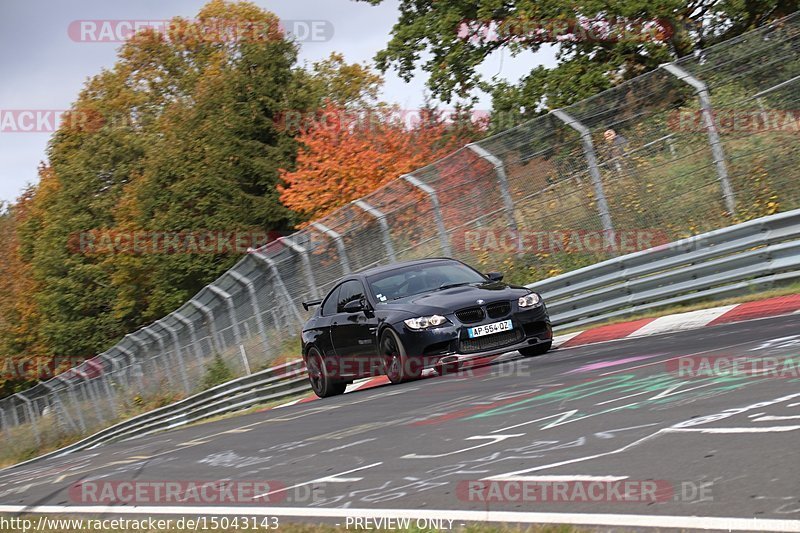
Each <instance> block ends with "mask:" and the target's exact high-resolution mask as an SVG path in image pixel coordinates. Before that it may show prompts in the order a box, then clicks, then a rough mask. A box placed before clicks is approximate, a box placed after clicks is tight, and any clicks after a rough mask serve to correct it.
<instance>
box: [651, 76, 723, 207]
mask: <svg viewBox="0 0 800 533" xmlns="http://www.w3.org/2000/svg"><path fill="white" fill-rule="evenodd" d="M661 68H663V69H664V70H666V71H667V72H669V73H670V74H672V75H673V76H675V77H676V78H678V79H679V80H681V81H682V82H684V83H687V84H688V85H691V87H692V88H693V89H694V90H695V92H696V93H697V98H698V100H699V101H700V112H701V113H702V114H703V121H704V122H705V125H706V132H707V133H708V142H709V144H710V145H711V155H712V156H713V158H714V166H716V168H717V176H719V183H720V186H721V187H722V196H723V197H724V199H725V206H726V209H727V210H728V212H729V213H730V214H731V216H733V215H735V214H736V198H735V196H734V194H733V188H732V187H731V182H730V179H729V178H728V166H727V164H726V163H725V151H724V150H723V149H722V141H721V140H720V138H719V130H718V129H717V124H716V121H715V120H714V110H713V108H712V107H711V97H710V95H709V93H708V86H707V85H706V84H705V83H704V82H702V81H701V80H699V79H697V78H695V77H694V76H692V75H691V74H690V73H689V72H687V71H685V70H684V69H682V68H681V67H679V66H678V65H676V64H675V63H665V64H663V65H661Z"/></svg>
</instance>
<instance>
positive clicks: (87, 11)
mask: <svg viewBox="0 0 800 533" xmlns="http://www.w3.org/2000/svg"><path fill="white" fill-rule="evenodd" d="M204 3H205V2H204V1H203V0H170V1H164V0H79V1H71V2H68V1H58V0H56V1H53V0H49V1H48V0H0V72H2V83H0V121H2V122H0V201H3V200H5V201H13V200H14V199H15V198H16V197H17V196H18V195H19V193H20V192H21V191H22V189H23V188H24V187H25V186H26V184H28V183H35V181H36V168H37V165H38V163H39V162H40V161H42V160H45V159H46V155H45V148H46V145H47V141H48V139H49V137H50V135H51V133H50V132H43V133H31V132H20V131H8V130H10V129H11V128H10V127H9V122H8V120H9V116H10V117H12V118H13V124H15V125H16V126H17V127H19V126H20V124H23V116H22V115H20V113H21V112H22V111H25V110H34V111H37V112H38V113H37V116H38V117H39V118H40V120H42V119H44V120H46V118H47V115H46V114H44V113H42V111H45V110H64V109H68V108H69V106H70V104H71V102H73V101H74V100H75V98H76V96H77V94H78V92H79V91H80V89H81V87H82V86H83V84H84V83H85V81H86V79H87V78H89V77H90V76H93V75H94V74H97V73H98V72H99V71H100V70H101V69H102V68H103V67H106V68H110V67H112V66H113V64H114V62H115V58H116V53H117V50H118V48H119V46H120V43H118V42H81V41H80V40H75V39H73V38H72V37H71V35H73V34H71V33H68V29H69V27H70V23H73V21H82V20H168V19H170V18H171V17H173V16H183V17H186V18H192V17H194V16H195V15H196V14H197V12H198V11H199V9H200V8H201V7H202V5H203V4H204ZM255 3H256V4H258V5H259V6H261V7H263V8H265V9H268V10H270V11H273V12H274V13H276V14H277V15H278V16H279V17H280V18H281V19H282V20H286V21H312V20H313V21H324V23H325V25H326V26H327V27H329V28H331V29H332V31H333V35H332V36H331V37H330V38H329V39H319V40H316V41H314V40H310V41H309V40H307V41H304V42H302V43H301V46H300V59H301V61H316V60H319V59H322V58H324V57H327V56H328V55H329V54H330V53H331V52H333V51H337V52H341V53H343V54H344V56H345V58H346V60H347V61H349V62H356V61H357V62H370V63H371V62H372V58H373V57H374V55H375V53H376V52H377V51H378V50H380V49H381V48H382V47H383V46H384V45H385V44H386V43H387V42H388V39H389V32H390V30H391V28H392V26H393V24H394V22H395V20H396V18H397V14H398V10H397V8H398V5H399V0H385V1H384V3H383V4H382V5H380V6H377V7H376V6H370V5H369V4H367V3H363V2H354V1H352V0H284V1H269V0H255ZM302 28H303V24H300V26H299V29H302ZM537 64H546V65H551V64H553V52H552V50H546V51H543V52H540V53H539V54H537V55H535V56H534V55H526V56H521V57H517V58H513V59H512V58H510V57H508V54H507V53H506V54H499V53H498V54H495V55H494V56H492V57H491V58H489V59H487V61H486V62H485V63H484V65H483V66H482V69H481V71H482V73H483V74H484V75H486V76H489V77H491V76H494V75H499V76H500V77H503V78H505V79H509V80H517V79H519V77H520V76H521V75H523V74H525V73H526V72H529V71H530V69H532V68H533V67H535V66H536V65H537ZM424 96H425V75H424V74H423V73H420V74H419V75H418V76H416V77H415V79H414V80H413V81H412V82H411V83H408V84H406V83H404V82H403V81H401V80H399V79H398V78H397V77H396V76H394V75H393V74H392V73H387V76H386V85H385V87H384V93H383V95H382V100H385V101H388V102H392V103H396V104H398V105H400V106H401V107H402V108H406V109H416V108H418V107H419V106H420V104H421V103H422V102H423V99H424ZM490 103H491V102H490V100H489V99H488V98H486V97H485V96H484V97H482V99H481V102H480V104H479V106H478V107H480V108H481V109H488V107H489V105H490ZM9 113H11V115H9ZM24 124H25V125H27V124H30V123H29V122H27V121H26V122H25V123H24ZM3 125H5V126H6V127H5V128H3V127H2V126H3ZM41 127H45V128H46V126H44V125H41Z"/></svg>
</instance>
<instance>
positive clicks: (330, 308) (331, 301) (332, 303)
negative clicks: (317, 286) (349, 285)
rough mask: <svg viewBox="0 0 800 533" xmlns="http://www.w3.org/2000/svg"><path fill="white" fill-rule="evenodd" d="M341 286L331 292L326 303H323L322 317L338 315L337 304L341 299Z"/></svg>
mask: <svg viewBox="0 0 800 533" xmlns="http://www.w3.org/2000/svg"><path fill="white" fill-rule="evenodd" d="M340 288H341V285H339V286H338V287H336V288H335V289H333V290H332V291H331V293H330V294H329V295H328V297H327V298H326V299H325V301H324V302H323V303H322V316H330V315H333V314H336V304H337V303H338V298H339V289H340Z"/></svg>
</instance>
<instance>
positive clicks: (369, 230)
mask: <svg viewBox="0 0 800 533" xmlns="http://www.w3.org/2000/svg"><path fill="white" fill-rule="evenodd" d="M798 52H800V16H792V17H789V18H786V19H783V20H782V21H779V22H777V23H775V24H772V25H771V26H769V27H765V28H762V29H759V30H757V31H753V32H750V33H748V34H745V35H743V36H740V37H738V38H736V39H733V40H731V41H728V42H725V43H722V44H720V45H718V46H715V47H713V48H711V49H708V50H706V51H704V52H703V53H702V54H698V55H697V56H692V57H687V58H684V59H681V60H680V61H677V62H675V63H672V64H669V65H664V66H662V67H661V68H659V69H657V70H655V71H652V72H649V73H647V74H644V75H642V76H640V77H637V78H635V79H632V80H630V81H628V82H625V83H623V84H621V85H619V86H616V87H615V88H613V89H610V90H608V91H605V92H603V93H600V94H598V95H596V96H594V97H592V98H589V99H587V100H584V101H581V102H578V103H576V104H574V105H571V106H569V107H567V108H564V109H560V110H553V111H551V112H549V113H548V114H546V115H543V116H541V117H538V118H536V119H534V120H531V121H529V122H526V123H524V124H522V125H520V126H517V127H515V128H513V129H511V130H509V131H506V132H503V133H501V134H498V135H495V136H493V137H490V138H487V139H484V140H482V141H479V142H477V143H474V144H471V145H468V146H466V147H464V148H462V149H460V150H458V151H456V152H454V153H453V154H451V155H449V156H447V157H445V158H443V159H441V160H439V161H436V162H435V163H433V164H431V165H428V166H427V167H424V168H422V169H419V170H417V171H415V172H413V173H412V174H409V175H406V176H398V178H397V179H396V180H394V181H392V182H390V183H388V184H387V185H385V186H383V187H381V188H380V189H378V190H377V191H375V192H373V193H372V194H370V195H368V196H366V197H364V198H362V199H360V200H358V201H355V202H352V203H350V204H348V205H346V206H344V207H342V208H341V209H339V210H337V211H336V212H334V213H332V214H330V215H328V216H326V217H324V218H323V219H321V220H316V221H314V222H312V223H311V224H309V225H308V226H306V227H305V228H304V229H302V230H300V231H298V232H296V233H295V234H293V235H291V236H289V237H285V238H281V239H278V240H277V241H273V242H271V243H269V244H268V245H266V246H264V247H262V248H260V249H258V250H253V251H252V252H251V253H248V254H247V255H246V256H245V257H243V258H242V259H241V260H240V261H239V262H238V263H237V264H236V265H235V266H234V267H233V268H232V269H231V270H229V271H228V272H226V273H225V274H223V275H222V276H221V277H220V278H219V279H217V280H216V281H215V282H214V283H212V284H211V285H208V286H206V287H205V288H204V289H203V290H201V291H200V292H199V293H198V294H197V295H196V296H195V297H194V298H192V299H191V300H190V301H189V302H187V303H186V304H184V305H183V306H181V307H180V308H179V309H177V310H176V311H174V312H173V313H171V314H169V315H168V316H166V317H164V318H163V319H161V320H159V321H157V322H155V323H153V324H151V325H149V326H147V327H145V328H142V329H140V330H138V331H136V332H134V333H131V334H129V335H127V336H126V337H125V338H124V339H122V340H121V341H120V342H119V343H117V344H116V345H115V346H113V347H111V348H109V349H108V350H107V351H106V352H104V353H102V354H99V355H98V356H96V357H95V358H93V359H91V360H88V361H86V362H84V363H83V364H81V365H80V366H78V367H75V368H72V369H70V370H68V371H66V372H64V373H62V374H60V375H58V376H56V377H55V378H53V379H51V380H49V381H47V382H41V383H39V384H38V385H37V386H35V387H33V388H31V389H29V390H27V391H24V392H20V393H18V394H15V395H13V396H10V397H7V398H4V399H2V400H0V427H1V428H2V435H3V438H4V439H5V443H6V444H4V445H7V446H12V447H13V446H16V447H21V448H24V447H28V448H30V447H33V446H41V445H42V443H45V444H46V443H57V442H59V441H63V439H64V438H65V436H69V435H80V434H86V433H88V432H92V431H96V430H99V429H101V428H103V427H106V426H108V425H110V424H112V423H114V422H115V421H118V420H121V419H124V418H126V417H129V416H131V415H132V414H135V413H137V412H141V411H143V410H147V409H149V408H153V407H157V406H160V405H163V404H164V403H168V402H169V401H172V400H175V399H178V398H180V397H183V396H186V395H189V394H192V393H194V392H198V391H199V390H201V389H203V388H204V387H207V386H208V376H209V372H211V371H212V370H213V369H214V368H215V365H216V366H219V362H220V361H221V362H222V364H223V366H224V367H225V369H226V371H227V376H228V377H229V378H231V379H232V378H234V377H239V376H243V375H246V374H249V373H251V372H254V371H257V370H260V369H263V368H265V367H267V366H269V365H270V364H271V363H273V362H274V360H275V358H276V356H277V355H278V354H283V353H286V352H287V351H290V352H291V351H293V350H296V347H297V341H296V340H294V341H293V340H292V339H293V338H295V339H296V335H297V333H298V331H299V327H300V325H301V324H302V323H303V321H304V319H305V318H306V316H307V312H306V311H304V310H303V307H302V306H301V302H302V301H305V300H310V299H316V298H320V297H322V296H324V294H325V293H326V292H327V291H328V290H329V289H330V288H331V287H332V286H333V284H334V283H335V282H336V280H338V279H339V278H341V277H342V276H343V275H346V274H348V273H350V272H354V271H357V270H360V269H363V268H366V267H370V266H374V265H377V264H381V263H387V262H392V261H399V260H405V259H415V258H422V257H431V256H440V255H445V256H452V257H456V258H459V259H462V260H464V261H466V262H468V263H470V264H472V265H474V266H476V267H478V268H480V269H483V270H485V271H489V270H501V271H503V270H505V271H507V272H508V271H509V270H510V271H511V273H512V274H513V275H512V277H513V276H517V277H518V279H516V280H514V281H519V282H523V281H525V282H530V281H535V280H537V279H542V278H545V277H548V276H552V275H555V274H559V273H562V272H566V271H570V270H573V269H575V268H579V267H582V266H586V265H589V264H593V263H596V262H598V261H601V260H604V259H608V258H609V257H612V256H614V255H619V254H621V253H626V252H627V251H633V250H629V249H628V248H627V247H626V246H627V244H626V243H624V242H623V240H622V239H620V237H619V236H620V235H635V236H638V237H642V236H644V237H645V238H643V239H640V241H641V242H637V243H636V244H635V245H636V246H638V247H640V248H644V247H649V245H652V244H658V243H659V242H653V239H654V238H655V239H656V240H658V241H663V242H671V241H674V240H677V239H679V238H683V237H686V236H689V235H693V234H697V233H701V232H705V231H709V230H712V229H716V228H720V227H724V226H728V225H730V224H732V223H735V222H741V221H744V220H749V219H752V218H756V217H759V216H763V215H767V214H772V213H774V212H777V211H784V210H790V209H796V208H798V207H800V186H798V177H800V176H798V172H797V169H798V168H800V143H798V139H800V109H799V108H800V103H799V102H798V99H799V98H800V90H799V89H800V54H798ZM576 235H577V236H578V237H577V238H578V240H579V241H581V239H583V241H581V242H584V245H583V246H575V245H574V244H575V242H574V241H570V239H574V238H575V236H576ZM566 241H570V242H569V243H568V242H566ZM293 343H294V344H293ZM294 355H295V356H299V355H300V354H299V353H295V354H294Z"/></svg>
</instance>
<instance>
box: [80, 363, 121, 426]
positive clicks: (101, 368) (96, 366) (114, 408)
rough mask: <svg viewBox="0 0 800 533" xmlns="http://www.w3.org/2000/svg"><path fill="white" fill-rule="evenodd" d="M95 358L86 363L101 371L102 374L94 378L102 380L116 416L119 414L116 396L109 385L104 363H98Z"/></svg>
mask: <svg viewBox="0 0 800 533" xmlns="http://www.w3.org/2000/svg"><path fill="white" fill-rule="evenodd" d="M102 357H103V356H102V355H100V356H98V358H102ZM94 359H95V358H92V359H87V360H86V365H87V366H89V367H91V370H93V371H94V372H100V375H99V376H98V377H96V378H94V379H97V380H100V383H101V384H102V385H103V390H104V391H105V393H106V397H107V398H108V403H109V404H111V411H112V414H113V415H114V416H116V415H117V405H116V398H114V396H113V394H112V393H111V387H110V386H109V385H108V380H107V379H106V369H105V367H104V366H103V363H98V362H96V361H94ZM98 366H99V368H98ZM98 389H99V387H98Z"/></svg>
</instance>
